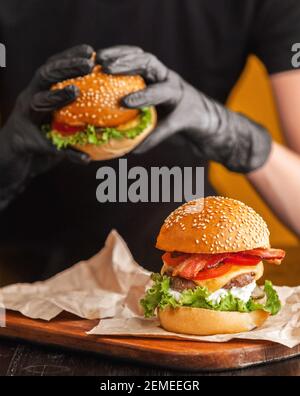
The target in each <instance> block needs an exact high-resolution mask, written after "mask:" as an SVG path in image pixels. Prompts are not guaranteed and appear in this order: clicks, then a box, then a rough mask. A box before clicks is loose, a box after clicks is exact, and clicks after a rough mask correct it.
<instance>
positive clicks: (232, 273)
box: [161, 261, 264, 293]
mask: <svg viewBox="0 0 300 396" xmlns="http://www.w3.org/2000/svg"><path fill="white" fill-rule="evenodd" d="M164 273H168V267H167V266H166V264H164V265H163V267H162V269H161V274H164ZM249 273H254V274H255V275H254V280H255V281H257V280H258V279H260V278H261V277H262V276H263V274H264V264H263V262H262V261H261V262H259V263H258V264H257V265H248V266H246V265H233V266H232V268H231V269H230V270H229V271H228V272H226V273H225V274H224V275H221V276H218V277H216V278H209V279H204V280H197V279H193V282H194V283H196V284H197V285H198V286H201V287H206V288H207V290H208V291H209V292H210V293H212V292H214V291H216V290H219V289H221V288H222V287H223V286H225V285H226V284H227V283H228V282H230V280H231V279H233V278H235V277H237V276H239V275H242V274H249Z"/></svg>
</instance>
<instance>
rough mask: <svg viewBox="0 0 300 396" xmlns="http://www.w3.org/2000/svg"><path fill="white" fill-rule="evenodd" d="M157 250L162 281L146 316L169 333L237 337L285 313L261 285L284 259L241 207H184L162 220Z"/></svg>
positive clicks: (232, 203)
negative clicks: (268, 268) (267, 271)
mask: <svg viewBox="0 0 300 396" xmlns="http://www.w3.org/2000/svg"><path fill="white" fill-rule="evenodd" d="M156 247H157V248H159V249H161V250H164V251H165V253H164V254H163V256H162V261H163V267H162V269H161V274H152V280H153V285H152V287H151V288H150V289H149V290H148V291H147V293H146V295H145V297H144V298H143V299H142V300H141V305H142V307H143V309H144V313H145V316H146V317H151V316H154V314H155V313H157V315H158V317H159V320H160V323H161V326H162V327H163V328H164V329H166V330H168V331H171V332H175V333H183V334H195V335H211V334H221V333H238V332H243V331H249V330H251V329H253V328H255V327H257V326H261V325H262V324H263V323H264V321H265V320H266V319H267V318H268V316H269V315H275V314H277V312H278V311H279V310H280V307H281V305H280V301H279V298H278V295H277V293H276V291H275V289H274V288H273V286H272V283H271V282H270V281H266V282H265V284H264V287H262V288H261V287H259V286H257V284H256V281H258V280H259V279H260V278H261V277H262V275H263V271H264V264H263V261H265V262H266V263H268V264H276V265H278V264H280V263H281V261H282V259H283V258H284V256H285V252H284V251H283V250H279V249H271V248H270V243H269V231H268V228H267V225H266V223H265V222H264V220H263V219H262V218H261V217H260V216H259V215H258V214H257V213H256V212H255V211H254V210H253V209H252V208H250V207H248V206H246V205H245V204H243V203H242V202H239V201H236V200H233V199H230V198H223V197H207V198H203V199H198V200H194V201H191V202H188V203H186V204H184V205H182V206H180V207H179V208H178V209H177V210H175V211H174V212H173V213H171V214H170V216H169V217H168V218H167V219H166V220H165V222H164V224H163V226H162V228H161V230H160V233H159V235H158V238H157V243H156Z"/></svg>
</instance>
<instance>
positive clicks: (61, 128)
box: [52, 121, 83, 135]
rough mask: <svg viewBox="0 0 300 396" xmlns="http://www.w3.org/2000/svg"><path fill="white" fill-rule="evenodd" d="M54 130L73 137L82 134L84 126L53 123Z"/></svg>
mask: <svg viewBox="0 0 300 396" xmlns="http://www.w3.org/2000/svg"><path fill="white" fill-rule="evenodd" d="M52 129H54V130H55V131H58V132H59V133H61V134H62V135H73V134H74V133H76V132H80V131H82V130H83V127H82V126H72V125H68V124H62V123H60V122H56V121H53V122H52Z"/></svg>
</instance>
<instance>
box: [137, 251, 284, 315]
mask: <svg viewBox="0 0 300 396" xmlns="http://www.w3.org/2000/svg"><path fill="white" fill-rule="evenodd" d="M283 257H284V252H283V251H281V250H275V249H254V250H252V251H246V252H239V253H224V254H187V253H177V252H176V253H165V254H164V255H163V257H162V258H163V262H164V265H163V267H162V271H161V274H152V277H151V278H152V281H153V285H152V287H151V288H150V289H148V291H147V293H146V295H145V297H144V298H143V299H142V300H141V305H142V307H143V309H144V314H145V316H146V317H151V316H153V315H155V311H156V309H157V308H159V309H164V308H170V307H171V308H176V307H180V306H186V307H194V308H205V309H211V310H217V311H237V312H251V311H254V310H264V311H267V312H269V313H270V314H271V315H275V314H277V313H278V311H279V310H280V308H281V304H280V300H279V297H278V295H277V292H276V290H275V289H274V288H273V286H272V283H271V282H270V281H266V282H265V284H264V287H263V288H260V287H258V286H257V284H256V281H257V280H258V279H259V278H260V277H261V276H262V275H263V263H262V261H261V260H262V259H265V260H266V261H269V262H271V263H276V264H279V263H280V262H281V260H282V259H283Z"/></svg>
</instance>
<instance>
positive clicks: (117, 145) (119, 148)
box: [74, 107, 157, 161]
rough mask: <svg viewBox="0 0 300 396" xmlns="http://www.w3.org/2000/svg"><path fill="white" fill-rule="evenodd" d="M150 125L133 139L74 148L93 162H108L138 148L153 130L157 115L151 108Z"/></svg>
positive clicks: (112, 140) (115, 140) (114, 140)
mask: <svg viewBox="0 0 300 396" xmlns="http://www.w3.org/2000/svg"><path fill="white" fill-rule="evenodd" d="M151 119H152V121H151V124H150V125H149V126H148V127H147V128H146V129H145V130H144V131H143V132H142V133H140V134H139V135H138V136H137V137H135V138H134V139H128V138H124V139H110V140H109V141H108V142H107V143H105V144H101V145H100V146H96V145H94V144H86V145H83V146H81V145H76V146H74V148H76V150H79V151H83V152H84V153H87V154H88V155H89V156H90V158H91V159H92V160H94V161H103V160H109V159H112V158H117V157H122V156H123V155H125V154H127V153H128V152H130V151H132V150H133V149H134V148H135V147H136V146H138V145H139V144H140V143H141V142H142V141H143V140H144V139H145V138H146V137H147V136H148V135H149V134H150V133H151V132H152V131H153V129H154V128H155V125H156V120H157V114H156V110H155V108H154V107H151Z"/></svg>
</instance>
